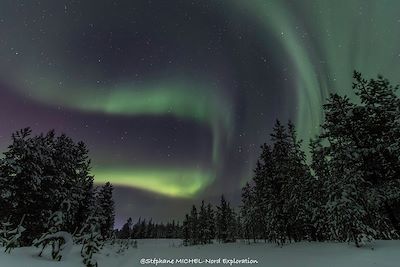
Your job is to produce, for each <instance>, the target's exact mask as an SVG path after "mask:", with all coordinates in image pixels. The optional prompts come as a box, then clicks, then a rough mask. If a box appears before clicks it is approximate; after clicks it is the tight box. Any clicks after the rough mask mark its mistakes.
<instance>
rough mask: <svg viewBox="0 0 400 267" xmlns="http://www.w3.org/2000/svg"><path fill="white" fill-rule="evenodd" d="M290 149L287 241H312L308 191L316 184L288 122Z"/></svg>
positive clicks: (300, 143) (300, 145)
mask: <svg viewBox="0 0 400 267" xmlns="http://www.w3.org/2000/svg"><path fill="white" fill-rule="evenodd" d="M287 131H288V135H289V142H290V149H289V155H288V156H289V160H288V163H289V165H288V177H289V178H288V180H287V181H286V183H285V184H286V186H285V191H286V196H287V198H286V200H287V205H286V206H287V209H288V213H289V215H290V222H289V225H288V230H287V232H288V239H289V240H294V241H301V240H307V239H308V240H309V239H313V237H312V236H313V234H314V232H315V229H314V226H313V223H312V208H311V204H310V201H311V199H312V197H313V196H312V195H310V189H312V187H313V184H314V183H315V182H316V181H315V178H314V177H313V176H312V175H311V171H310V167H309V166H308V164H307V163H306V155H305V153H304V151H303V150H302V140H299V139H298V138H297V133H296V130H295V126H294V124H293V123H292V122H290V121H289V122H288V126H287Z"/></svg>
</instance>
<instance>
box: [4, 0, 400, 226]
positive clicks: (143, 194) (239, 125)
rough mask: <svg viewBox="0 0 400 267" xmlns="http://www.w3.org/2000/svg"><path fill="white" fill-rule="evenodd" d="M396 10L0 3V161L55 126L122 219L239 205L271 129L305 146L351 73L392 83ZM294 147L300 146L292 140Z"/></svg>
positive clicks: (326, 3) (364, 4)
mask: <svg viewBox="0 0 400 267" xmlns="http://www.w3.org/2000/svg"><path fill="white" fill-rule="evenodd" d="M398 10H400V2H399V1H396V0H393V1H387V0H381V1H372V0H371V1H370V0H337V1H330V0H302V1H295V0H292V1H289V0H287V1H285V0H279V1H278V0H277V1H273V0H252V1H245V0H229V1H228V0H226V1H207V0H203V1H188V0H176V1H175V0H174V1H172V0H170V1H163V0H146V1H144V0H136V1H128V0H127V1H122V0H121V1H110V0H104V1H103V0H97V1H89V0H88V1H77V0H75V1H71V0H69V1H65V0H60V1H53V0H41V1H34V0H29V1H22V0H19V1H18V0H2V1H1V2H0V151H5V149H6V147H7V145H8V144H9V143H10V136H11V133H12V132H14V131H16V130H17V129H20V128H22V127H26V126H30V127H32V128H33V130H34V132H36V133H39V132H46V131H48V130H49V129H53V128H54V129H56V131H57V132H58V133H61V132H64V133H66V134H67V135H69V136H71V137H72V138H74V140H77V141H78V140H82V141H84V142H85V143H86V144H87V145H88V147H89V149H90V157H91V158H92V167H93V168H92V172H93V174H94V175H95V181H96V183H103V182H105V181H111V182H112V183H113V184H114V185H115V187H116V189H115V193H114V198H115V201H116V212H117V220H116V222H117V226H120V225H121V224H122V223H123V221H125V219H126V217H128V216H132V217H133V218H134V220H135V219H137V218H138V217H139V216H142V217H147V218H150V217H152V218H153V219H154V220H156V221H160V220H167V219H171V218H178V219H181V218H182V217H183V214H184V212H185V211H186V210H187V209H188V208H189V206H190V205H191V204H192V203H199V201H201V199H205V200H207V201H216V199H218V197H219V195H220V194H221V193H224V194H225V195H226V196H227V197H228V199H229V200H231V201H232V202H233V204H238V203H239V202H240V188H241V186H242V185H243V184H244V183H245V182H246V181H247V180H249V179H250V178H251V175H252V169H253V168H254V164H255V161H256V159H257V157H258V154H259V152H260V151H259V146H260V144H261V143H263V142H264V141H266V140H267V139H268V138H269V133H270V130H271V128H272V126H273V123H274V121H275V119H280V120H282V121H286V120H288V119H291V120H293V121H294V122H295V123H296V125H297V128H298V132H299V135H300V137H301V138H302V139H304V140H305V141H308V140H309V138H311V137H313V136H315V135H316V134H317V133H318V129H319V125H320V123H321V120H322V117H323V112H322V108H321V106H322V104H323V103H324V101H325V99H326V97H327V96H328V95H329V93H333V92H338V93H340V94H347V95H348V96H350V98H353V99H354V95H353V93H352V91H351V75H352V71H353V70H354V69H357V70H359V71H361V72H362V73H363V74H364V75H365V76H367V77H375V76H376V75H377V74H383V75H385V76H386V77H387V78H389V79H390V80H391V81H392V82H394V83H399V80H400V78H399V75H398V74H399V71H400V13H399V12H398ZM305 147H306V144H305Z"/></svg>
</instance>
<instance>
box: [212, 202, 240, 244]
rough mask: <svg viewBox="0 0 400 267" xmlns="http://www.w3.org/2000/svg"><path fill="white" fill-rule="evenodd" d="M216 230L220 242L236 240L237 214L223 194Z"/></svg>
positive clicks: (218, 208) (218, 210) (218, 209)
mask: <svg viewBox="0 0 400 267" xmlns="http://www.w3.org/2000/svg"><path fill="white" fill-rule="evenodd" d="M216 232H217V238H218V240H219V241H220V242H223V243H228V242H235V241H236V215H235V212H234V211H233V210H232V209H231V207H230V205H229V203H228V202H227V201H226V200H225V197H224V195H222V196H221V203H220V206H217V215H216Z"/></svg>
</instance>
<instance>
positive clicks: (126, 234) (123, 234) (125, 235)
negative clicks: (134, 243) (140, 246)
mask: <svg viewBox="0 0 400 267" xmlns="http://www.w3.org/2000/svg"><path fill="white" fill-rule="evenodd" d="M131 229H132V218H128V220H127V221H126V223H125V224H124V225H123V226H122V229H121V231H119V238H121V239H129V238H130V237H131Z"/></svg>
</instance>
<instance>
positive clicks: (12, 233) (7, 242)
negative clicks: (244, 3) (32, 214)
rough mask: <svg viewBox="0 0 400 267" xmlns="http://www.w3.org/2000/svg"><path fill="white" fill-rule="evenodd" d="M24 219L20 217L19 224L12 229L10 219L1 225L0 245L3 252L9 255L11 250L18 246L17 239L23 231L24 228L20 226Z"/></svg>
mask: <svg viewBox="0 0 400 267" xmlns="http://www.w3.org/2000/svg"><path fill="white" fill-rule="evenodd" d="M24 217H25V216H23V217H22V219H21V221H20V223H19V224H18V225H17V227H15V228H13V227H12V223H11V222H10V219H8V220H7V221H4V222H2V223H1V229H0V243H1V245H2V247H4V248H5V250H4V252H8V253H10V252H11V250H12V249H13V248H16V247H18V246H19V239H20V237H21V234H22V233H23V232H24V231H25V228H24V227H23V226H22V224H23V222H24Z"/></svg>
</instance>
